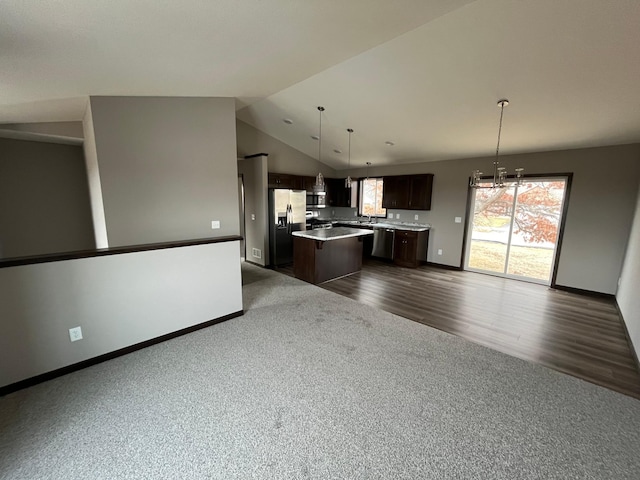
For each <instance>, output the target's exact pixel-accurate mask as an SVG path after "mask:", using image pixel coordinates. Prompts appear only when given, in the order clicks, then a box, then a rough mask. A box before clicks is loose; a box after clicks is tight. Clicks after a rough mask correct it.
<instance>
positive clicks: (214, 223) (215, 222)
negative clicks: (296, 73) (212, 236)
mask: <svg viewBox="0 0 640 480" xmlns="http://www.w3.org/2000/svg"><path fill="white" fill-rule="evenodd" d="M217 228H220V220H211V229H212V230H215V229H217Z"/></svg>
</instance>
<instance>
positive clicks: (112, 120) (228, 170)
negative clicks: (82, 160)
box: [90, 97, 239, 247]
mask: <svg viewBox="0 0 640 480" xmlns="http://www.w3.org/2000/svg"><path fill="white" fill-rule="evenodd" d="M90 103H91V115H92V120H93V127H94V132H95V146H96V152H97V162H98V165H99V172H100V183H101V188H102V200H103V204H104V215H105V221H106V230H107V234H108V240H109V246H110V247H114V246H121V245H133V244H143V243H153V242H163V241H171V240H182V239H193V238H205V237H214V236H223V235H237V234H238V233H239V223H238V208H239V207H238V192H237V166H236V132H235V124H236V122H235V102H234V99H233V98H197V97H91V98H90ZM212 220H217V221H219V222H220V227H221V228H220V229H217V230H212V228H211V221H212Z"/></svg>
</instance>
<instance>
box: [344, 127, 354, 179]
mask: <svg viewBox="0 0 640 480" xmlns="http://www.w3.org/2000/svg"><path fill="white" fill-rule="evenodd" d="M347 132H349V160H348V161H349V163H348V164H347V168H348V169H351V134H352V133H353V128H347ZM344 188H351V175H348V174H347V178H345V179H344Z"/></svg>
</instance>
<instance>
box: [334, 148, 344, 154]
mask: <svg viewBox="0 0 640 480" xmlns="http://www.w3.org/2000/svg"><path fill="white" fill-rule="evenodd" d="M333 153H342V150H340V149H339V148H334V149H333Z"/></svg>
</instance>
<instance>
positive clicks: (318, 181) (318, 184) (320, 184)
mask: <svg viewBox="0 0 640 480" xmlns="http://www.w3.org/2000/svg"><path fill="white" fill-rule="evenodd" d="M318 112H320V122H319V128H318V161H319V162H322V112H324V107H318ZM316 187H318V189H320V188H322V189H324V176H323V175H322V172H318V175H316Z"/></svg>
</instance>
